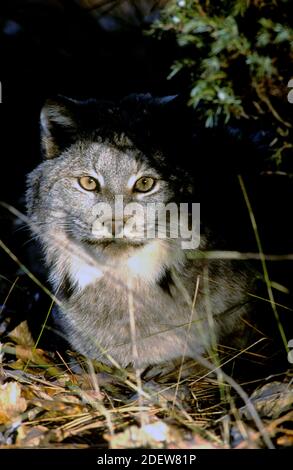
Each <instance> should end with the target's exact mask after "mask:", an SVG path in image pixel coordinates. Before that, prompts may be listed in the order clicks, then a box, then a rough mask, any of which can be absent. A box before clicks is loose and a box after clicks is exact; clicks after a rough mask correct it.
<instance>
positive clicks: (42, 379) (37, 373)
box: [0, 321, 293, 449]
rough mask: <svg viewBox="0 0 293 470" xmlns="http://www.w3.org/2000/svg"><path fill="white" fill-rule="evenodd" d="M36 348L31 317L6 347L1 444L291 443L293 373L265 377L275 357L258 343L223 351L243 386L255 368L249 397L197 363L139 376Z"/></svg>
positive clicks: (246, 389)
mask: <svg viewBox="0 0 293 470" xmlns="http://www.w3.org/2000/svg"><path fill="white" fill-rule="evenodd" d="M265 341H266V339H265V338H264V339H263V342H264V343H265ZM34 344H35V343H34V341H33V339H32V337H31V334H30V332H29V329H28V325H27V322H26V321H24V322H22V323H21V324H20V325H18V326H17V327H16V328H15V329H14V330H13V331H12V332H11V333H10V334H9V336H7V337H6V339H5V340H4V341H3V343H2V344H1V355H0V358H1V365H0V447H1V448H23V447H34V448H36V447H37V448H44V447H45V448H88V447H95V448H101V449H103V448H104V449H105V448H112V449H126V448H135V447H139V448H141V447H148V448H167V449H201V448H202V449H218V448H219V449H221V448H224V449H229V448H236V449H255V448H267V447H276V448H280V447H281V448H282V447H289V446H291V445H292V444H293V431H292V422H293V411H292V404H293V385H292V377H293V374H292V370H291V371H290V370H287V369H286V367H285V366H284V367H283V369H282V367H281V369H280V368H279V371H278V372H276V373H273V374H270V375H266V374H267V370H268V369H267V367H266V366H265V364H266V363H267V362H269V361H270V358H267V357H265V356H264V355H263V354H262V352H261V347H260V345H259V344H258V345H257V347H256V346H254V347H253V346H252V347H251V348H249V349H248V350H245V351H242V352H240V353H239V352H238V353H237V354H236V353H235V352H231V351H230V352H229V351H228V352H227V350H226V351H225V350H223V351H222V354H221V364H230V365H232V367H230V369H229V370H230V373H231V371H232V375H233V376H234V378H235V380H236V377H237V369H238V370H252V368H253V367H254V366H256V371H257V372H254V373H253V374H248V375H249V377H250V378H249V379H247V374H246V379H245V378H243V374H242V372H239V374H240V376H241V374H242V379H241V378H240V377H238V378H237V382H238V385H240V388H241V390H242V392H243V393H244V397H243V393H242V396H241V397H240V396H239V393H238V392H239V390H233V387H231V383H227V381H226V380H225V376H221V374H220V373H219V372H218V373H217V371H219V369H217V368H215V371H214V372H212V371H210V370H207V369H204V368H203V367H200V366H199V365H198V364H196V363H195V362H194V361H191V360H188V361H185V362H182V363H181V362H180V363H177V364H163V365H157V366H154V367H150V368H148V369H147V370H146V371H144V372H142V374H141V375H139V374H138V373H137V371H135V370H133V369H131V368H127V369H117V368H110V367H108V366H105V365H103V364H101V363H93V362H92V361H88V360H86V359H85V358H83V357H81V356H79V355H77V354H76V353H73V352H70V351H67V352H66V353H60V352H54V353H52V352H46V351H44V350H42V349H36V348H35V346H34ZM236 356H237V357H238V359H237V360H238V361H240V362H241V361H242V364H241V367H240V369H239V363H237V360H236ZM287 365H290V364H289V363H287ZM232 385H233V384H232ZM245 397H246V398H247V399H246V398H245Z"/></svg>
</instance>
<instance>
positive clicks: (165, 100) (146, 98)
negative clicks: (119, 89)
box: [122, 93, 178, 107]
mask: <svg viewBox="0 0 293 470" xmlns="http://www.w3.org/2000/svg"><path fill="white" fill-rule="evenodd" d="M177 98H178V95H170V96H162V97H154V96H152V95H151V94H150V93H133V94H131V95H128V96H126V98H124V99H123V100H122V103H123V104H130V105H131V104H134V105H139V104H141V105H142V107H143V106H146V107H157V106H165V105H167V104H169V103H171V102H172V101H174V100H176V99H177Z"/></svg>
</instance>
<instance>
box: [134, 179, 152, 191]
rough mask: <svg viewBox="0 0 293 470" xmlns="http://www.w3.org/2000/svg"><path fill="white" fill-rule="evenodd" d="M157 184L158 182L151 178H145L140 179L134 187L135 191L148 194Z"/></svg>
mask: <svg viewBox="0 0 293 470" xmlns="http://www.w3.org/2000/svg"><path fill="white" fill-rule="evenodd" d="M155 184H156V180H155V179H154V178H151V177H150V176H143V177H142V178H139V179H138V180H137V182H136V183H135V185H134V186H133V191H137V192H138V193H147V192H149V191H151V190H152V189H153V188H154V186H155Z"/></svg>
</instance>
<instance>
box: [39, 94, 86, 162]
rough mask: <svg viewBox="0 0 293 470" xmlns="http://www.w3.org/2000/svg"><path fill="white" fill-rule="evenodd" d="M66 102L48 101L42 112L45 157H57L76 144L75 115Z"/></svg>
mask: <svg viewBox="0 0 293 470" xmlns="http://www.w3.org/2000/svg"><path fill="white" fill-rule="evenodd" d="M68 103H69V105H68V104H67V103H66V102H65V101H61V100H60V101H57V100H56V101H55V100H47V101H46V103H45V105H44V107H43V108H42V111H41V117H40V120H41V136H42V146H43V150H44V156H45V158H47V159H50V158H55V157H57V156H58V155H59V154H60V152H61V151H62V150H64V149H65V148H66V147H68V146H69V145H70V144H72V143H73V142H74V138H75V136H76V134H77V124H76V121H75V119H74V113H73V111H72V109H71V108H70V102H69V100H68Z"/></svg>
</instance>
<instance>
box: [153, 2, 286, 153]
mask: <svg viewBox="0 0 293 470" xmlns="http://www.w3.org/2000/svg"><path fill="white" fill-rule="evenodd" d="M290 21H291V23H292V21H293V14H291V15H290V0H280V1H276V0H275V1H274V0H271V1H270V0H268V1H266V0H231V1H227V0H226V1H222V2H211V1H210V0H177V1H171V2H169V3H168V4H167V7H166V8H165V9H164V10H163V12H162V15H161V17H160V19H159V20H158V21H157V22H155V23H154V25H153V26H152V31H151V32H152V34H155V35H158V37H163V36H168V37H170V36H173V37H175V39H176V42H177V44H178V52H179V53H178V57H174V63H173V65H172V69H171V71H170V74H169V77H168V78H169V79H174V77H175V79H180V80H181V83H184V84H185V85H186V87H187V88H188V90H189V105H191V106H193V107H194V108H196V109H197V110H198V114H199V116H200V117H201V118H202V119H203V120H204V122H205V125H206V126H215V125H217V124H218V123H219V122H226V123H227V122H228V121H229V120H230V119H231V118H233V117H234V118H236V119H239V118H246V119H247V118H250V119H255V120H257V119H260V118H262V119H264V120H267V121H268V122H269V123H270V126H271V127H272V128H273V131H274V133H275V134H274V135H275V138H274V139H273V144H272V145H275V147H274V148H275V157H277V159H278V161H280V160H281V156H282V153H283V151H284V150H287V149H290V148H292V143H291V141H290V131H291V129H292V124H291V123H290V113H291V114H292V110H293V105H292V104H289V102H288V100H287V95H288V92H289V89H288V82H289V80H290V79H291V78H292V77H293V70H292V63H293V29H292V24H290ZM290 68H291V71H290Z"/></svg>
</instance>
